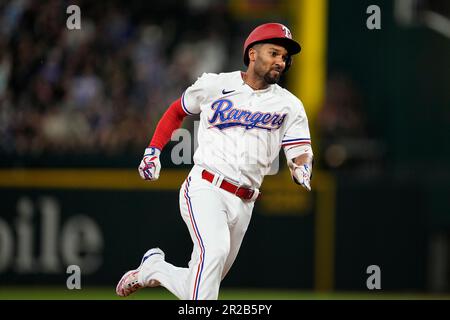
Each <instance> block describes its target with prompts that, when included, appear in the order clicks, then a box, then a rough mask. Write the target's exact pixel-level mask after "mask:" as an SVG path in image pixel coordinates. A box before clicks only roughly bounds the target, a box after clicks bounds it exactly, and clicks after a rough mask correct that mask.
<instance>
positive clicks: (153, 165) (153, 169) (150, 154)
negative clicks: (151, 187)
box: [138, 147, 161, 181]
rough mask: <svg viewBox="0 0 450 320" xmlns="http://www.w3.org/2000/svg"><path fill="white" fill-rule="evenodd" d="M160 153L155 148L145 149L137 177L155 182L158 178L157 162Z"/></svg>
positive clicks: (159, 164) (158, 162)
mask: <svg viewBox="0 0 450 320" xmlns="http://www.w3.org/2000/svg"><path fill="white" fill-rule="evenodd" d="M160 154H161V151H160V150H159V149H157V148H153V147H150V148H146V149H145V152H144V157H143V158H142V161H141V163H140V164H139V167H138V171H139V175H140V176H141V178H142V179H144V180H150V181H155V180H158V178H159V171H160V170H161V162H160V161H159V155H160Z"/></svg>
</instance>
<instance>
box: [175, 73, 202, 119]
mask: <svg viewBox="0 0 450 320" xmlns="http://www.w3.org/2000/svg"><path fill="white" fill-rule="evenodd" d="M208 79H209V74H207V73H203V74H202V76H201V77H199V78H198V79H197V81H195V82H194V84H193V85H191V86H190V87H188V88H187V89H186V90H185V91H184V92H183V94H182V96H181V106H182V108H183V110H184V112H186V114H188V115H194V114H199V113H200V111H201V109H200V105H201V103H202V102H203V101H204V100H205V99H206V97H207V94H208V84H209V81H208Z"/></svg>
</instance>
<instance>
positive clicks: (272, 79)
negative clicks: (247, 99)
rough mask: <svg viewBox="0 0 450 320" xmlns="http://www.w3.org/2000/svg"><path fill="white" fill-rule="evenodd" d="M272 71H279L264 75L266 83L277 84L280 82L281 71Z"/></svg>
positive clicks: (270, 71)
mask: <svg viewBox="0 0 450 320" xmlns="http://www.w3.org/2000/svg"><path fill="white" fill-rule="evenodd" d="M272 71H278V70H273V69H272V70H269V71H268V72H267V73H266V74H265V75H264V81H265V82H266V83H268V84H275V83H277V82H278V81H279V80H280V77H281V71H280V72H274V73H272Z"/></svg>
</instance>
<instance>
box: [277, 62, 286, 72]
mask: <svg viewBox="0 0 450 320" xmlns="http://www.w3.org/2000/svg"><path fill="white" fill-rule="evenodd" d="M275 68H276V70H278V71H280V72H281V71H283V70H284V68H286V61H284V60H283V59H277V61H275Z"/></svg>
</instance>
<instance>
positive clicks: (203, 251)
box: [182, 177, 230, 300]
mask: <svg viewBox="0 0 450 320" xmlns="http://www.w3.org/2000/svg"><path fill="white" fill-rule="evenodd" d="M184 187H185V188H184V189H185V192H184V195H183V197H184V199H182V202H184V204H185V206H186V207H187V212H185V213H187V214H184V215H183V219H184V220H185V223H186V225H187V226H188V229H189V232H190V234H191V238H192V241H193V252H192V255H191V260H190V262H189V270H190V272H189V276H188V279H187V288H188V292H187V294H188V297H187V299H193V300H205V299H208V300H215V299H217V298H218V296H219V287H220V282H221V275H222V272H223V268H224V265H225V261H226V259H227V257H228V255H229V251H230V234H229V229H228V217H227V212H226V204H225V203H224V201H223V197H222V196H221V194H220V191H219V190H218V189H217V188H216V187H213V186H211V185H210V184H209V183H208V182H205V181H204V180H199V179H195V177H194V178H193V179H192V180H188V181H187V183H186V185H185V186H184Z"/></svg>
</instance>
